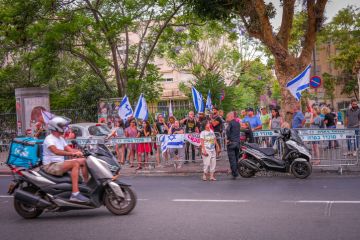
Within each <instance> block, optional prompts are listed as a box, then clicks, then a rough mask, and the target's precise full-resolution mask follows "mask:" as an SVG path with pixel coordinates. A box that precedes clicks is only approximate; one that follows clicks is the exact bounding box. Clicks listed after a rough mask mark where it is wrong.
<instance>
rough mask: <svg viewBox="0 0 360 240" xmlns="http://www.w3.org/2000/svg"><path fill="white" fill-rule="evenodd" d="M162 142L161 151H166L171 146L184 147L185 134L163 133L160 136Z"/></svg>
mask: <svg viewBox="0 0 360 240" xmlns="http://www.w3.org/2000/svg"><path fill="white" fill-rule="evenodd" d="M159 140H160V142H161V152H162V153H164V152H166V150H167V149H169V148H183V147H184V144H185V142H184V141H185V136H184V134H171V135H161V136H160V138H159Z"/></svg>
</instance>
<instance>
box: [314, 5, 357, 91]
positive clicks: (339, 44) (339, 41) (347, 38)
mask: <svg viewBox="0 0 360 240" xmlns="http://www.w3.org/2000/svg"><path fill="white" fill-rule="evenodd" d="M359 39H360V8H357V7H355V6H348V7H346V8H344V9H342V10H340V11H339V12H338V13H337V14H336V16H335V17H334V18H333V19H332V20H331V22H330V23H329V24H327V25H326V26H325V28H324V29H323V31H322V32H321V34H320V41H321V43H323V44H325V43H326V44H331V45H334V46H335V47H336V52H335V55H332V56H331V57H330V61H331V62H332V63H333V64H334V65H335V67H336V68H337V69H339V70H340V74H339V77H338V79H337V80H338V81H340V82H342V83H343V84H344V88H343V91H342V92H343V93H345V94H349V95H350V94H353V93H355V95H356V96H357V95H358V89H359V86H358V84H357V80H356V74H357V70H356V69H355V66H356V64H357V62H359V61H360V41H359ZM325 76H326V77H327V78H328V79H329V81H328V82H329V84H330V83H332V84H335V79H334V78H330V76H328V75H325V74H324V79H325Z"/></svg>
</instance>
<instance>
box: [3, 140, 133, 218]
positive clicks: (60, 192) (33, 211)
mask: <svg viewBox="0 0 360 240" xmlns="http://www.w3.org/2000/svg"><path fill="white" fill-rule="evenodd" d="M84 156H85V157H86V167H87V169H88V172H89V175H90V179H89V181H88V182H87V183H86V184H85V183H83V182H82V181H81V180H79V189H80V192H81V193H82V194H83V195H85V196H87V197H88V198H89V199H90V201H89V202H87V203H78V202H72V201H70V200H69V198H70V195H71V190H72V184H71V177H70V175H69V174H65V175H63V176H61V177H58V176H54V175H50V174H48V173H46V172H45V171H43V170H42V169H41V168H40V170H39V169H37V170H35V169H32V170H26V169H21V168H15V167H13V166H10V168H11V169H12V172H13V176H14V180H13V182H12V183H11V184H10V186H9V191H8V193H9V194H14V207H15V210H16V212H17V213H18V214H19V215H20V216H22V217H24V218H36V217H38V216H39V215H40V214H41V213H42V212H44V211H48V212H63V211H68V210H79V209H94V208H98V207H101V206H102V205H105V207H106V208H107V209H108V210H109V211H110V212H111V213H113V214H115V215H125V214H128V213H130V212H131V211H132V210H133V209H134V208H135V206H136V202H137V198H136V194H135V192H134V191H133V190H132V189H131V187H130V185H128V184H125V183H123V182H121V181H119V180H118V176H119V171H120V165H119V164H118V163H117V161H116V158H115V157H114V156H113V155H112V153H111V152H110V151H109V150H108V149H107V148H106V146H104V145H96V146H94V147H93V148H90V147H85V149H84Z"/></svg>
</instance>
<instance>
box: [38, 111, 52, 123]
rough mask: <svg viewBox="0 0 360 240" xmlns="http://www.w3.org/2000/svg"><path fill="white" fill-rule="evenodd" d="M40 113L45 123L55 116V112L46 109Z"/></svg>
mask: <svg viewBox="0 0 360 240" xmlns="http://www.w3.org/2000/svg"><path fill="white" fill-rule="evenodd" d="M41 115H42V118H43V120H44V123H45V124H48V123H49V121H50V120H51V119H53V118H54V117H55V114H52V113H51V112H48V111H41Z"/></svg>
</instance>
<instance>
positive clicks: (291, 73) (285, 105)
mask: <svg viewBox="0 0 360 240" xmlns="http://www.w3.org/2000/svg"><path fill="white" fill-rule="evenodd" d="M306 66H307V65H304V64H301V63H300V62H298V60H297V59H295V58H293V57H291V56H289V57H288V58H287V59H285V60H284V61H281V60H276V59H275V74H276V77H277V79H278V81H279V84H280V87H281V105H280V107H281V112H282V116H283V117H284V119H285V120H286V121H287V122H288V123H289V124H290V123H291V117H292V113H293V110H294V108H295V105H296V104H297V103H298V102H297V101H296V99H295V98H294V96H293V95H292V94H291V93H290V91H289V90H288V89H287V88H286V84H287V83H288V82H289V81H290V80H292V79H293V78H294V77H296V76H297V75H298V74H299V73H300V72H302V71H304V69H305V68H306Z"/></svg>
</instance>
